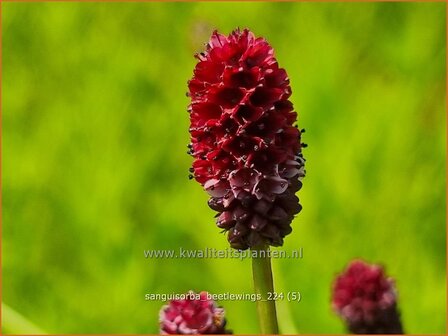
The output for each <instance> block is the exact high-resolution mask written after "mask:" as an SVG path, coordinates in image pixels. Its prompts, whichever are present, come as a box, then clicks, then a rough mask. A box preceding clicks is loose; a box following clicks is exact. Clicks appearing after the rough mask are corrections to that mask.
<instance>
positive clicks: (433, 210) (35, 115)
mask: <svg viewBox="0 0 448 336" xmlns="http://www.w3.org/2000/svg"><path fill="white" fill-rule="evenodd" d="M445 6H446V4H445V3H331V4H327V3H264V2H262V3H234V2H232V3H3V4H2V34H3V53H2V57H3V63H2V66H3V78H2V79H3V83H2V84H3V85H2V131H3V132H2V133H3V134H2V153H3V158H2V187H3V190H2V197H3V225H2V234H3V241H2V273H3V274H2V275H3V277H2V300H3V302H4V303H5V304H6V305H5V306H4V309H3V328H4V329H3V332H9V333H19V332H24V330H25V332H26V331H29V329H30V328H31V329H32V330H34V331H36V330H41V331H43V332H48V333H157V332H158V311H159V309H160V307H161V305H162V302H147V301H145V300H144V295H145V294H146V293H172V292H186V291H187V290H189V289H194V290H197V291H199V290H208V291H210V292H212V293H224V292H233V293H251V292H252V282H251V269H250V260H245V261H239V260H235V259H205V260H204V259H202V260H201V259H196V260H193V259H192V260H181V259H177V260H166V259H165V260H163V259H145V258H144V256H143V250H145V249H178V248H179V247H180V246H182V247H183V248H190V249H202V248H206V247H210V248H212V247H214V248H217V249H219V248H221V249H224V248H226V247H227V243H226V239H225V237H224V235H222V234H220V233H219V231H220V230H219V229H218V228H216V227H215V224H214V219H213V215H214V213H213V211H211V210H210V209H209V208H208V207H207V204H206V200H207V195H206V193H205V192H204V191H203V190H201V187H200V186H199V185H198V184H197V183H195V182H194V181H189V180H188V168H189V167H190V164H191V158H190V157H189V156H188V155H187V153H186V151H187V148H186V145H187V143H188V142H189V134H188V126H189V121H188V114H187V112H186V106H187V104H188V98H187V97H186V96H185V92H186V89H187V87H186V82H187V80H188V79H189V78H190V77H191V75H192V69H193V66H194V64H195V60H194V58H193V54H194V53H195V52H197V51H200V50H201V49H202V47H203V43H204V42H206V41H207V39H208V36H209V35H210V33H211V31H212V30H213V29H214V28H217V29H219V30H220V31H221V32H224V33H229V32H230V31H231V30H232V29H234V28H236V27H242V28H243V27H249V28H250V29H252V30H253V31H254V32H255V33H256V34H257V35H261V36H264V37H265V38H267V39H268V41H269V42H270V43H271V44H272V45H273V46H274V48H275V50H276V55H277V58H278V60H279V63H280V65H281V66H282V67H285V68H286V69H287V71H288V73H289V77H290V79H291V85H292V89H293V95H292V101H293V102H294V104H295V107H296V109H297V111H298V112H299V118H300V119H299V125H300V127H304V128H306V133H305V135H304V141H305V142H306V143H308V144H309V147H308V148H307V149H306V150H305V152H304V154H305V156H306V158H307V177H306V178H305V180H304V187H303V189H302V190H301V191H300V193H299V194H300V195H299V196H300V198H301V202H302V204H303V211H302V212H301V213H300V214H299V216H298V217H297V218H296V219H295V221H294V224H293V227H294V231H293V234H291V235H290V236H289V237H288V238H287V239H286V243H285V246H284V247H283V248H284V249H285V250H291V249H294V248H298V247H303V251H304V258H303V259H301V260H293V259H283V260H274V271H275V280H276V284H277V290H278V291H285V292H286V291H297V290H298V291H301V293H302V302H300V303H287V302H279V303H278V309H279V318H280V326H281V328H282V331H283V332H284V333H295V332H301V333H343V332H345V330H344V327H343V324H342V323H341V321H340V320H339V318H338V317H337V316H336V315H335V314H334V313H333V312H332V311H331V307H330V304H329V301H330V288H331V283H332V280H333V279H334V276H335V274H337V273H338V272H340V271H341V270H342V269H343V268H344V267H345V265H346V264H347V263H348V262H349V261H350V260H351V259H353V258H355V257H362V258H364V259H365V260H367V261H370V262H379V263H382V264H384V265H385V266H386V269H387V272H388V274H389V275H390V276H392V277H394V278H395V279H396V284H397V288H398V291H399V295H400V298H399V306H400V309H401V312H402V318H403V323H404V325H405V330H406V332H408V333H420V334H426V333H441V334H442V333H445V332H446V325H445V318H446V256H445V251H446V238H445V237H446V231H445V211H446V208H445V207H446V203H445V186H446V177H445V171H446V160H445V153H446V129H445V125H446V115H445V110H446V106H445V88H446V78H445V73H446V69H445V58H446V43H445V41H446V35H445V26H446V16H445V10H446V8H445ZM220 304H222V305H223V306H224V307H225V308H226V309H227V316H228V321H229V327H230V328H231V329H233V330H234V332H236V333H257V332H258V331H259V329H258V325H257V321H256V312H255V304H254V303H251V302H246V301H226V302H220ZM33 328H34V329H33Z"/></svg>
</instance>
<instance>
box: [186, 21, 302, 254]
mask: <svg viewBox="0 0 448 336" xmlns="http://www.w3.org/2000/svg"><path fill="white" fill-rule="evenodd" d="M196 57H197V58H198V60H199V62H198V63H197V65H196V67H195V69H194V76H193V78H192V79H191V80H190V81H189V83H188V87H189V96H190V97H191V104H190V106H189V109H188V111H189V113H190V122H191V127H190V134H191V143H190V145H189V148H190V150H189V153H190V154H191V155H192V156H193V157H194V162H193V167H192V169H191V172H192V175H191V177H194V178H195V179H196V180H197V181H198V182H199V183H201V185H203V187H204V188H205V190H206V191H207V192H208V193H209V194H210V196H211V198H210V201H209V206H210V207H211V208H212V209H214V210H216V211H217V212H218V215H217V225H218V227H219V228H221V229H224V230H225V231H227V232H228V240H229V242H230V244H231V246H232V247H234V248H238V249H246V248H248V247H251V246H257V245H261V244H269V245H273V246H280V245H282V244H283V238H284V237H285V236H286V235H287V234H289V233H290V232H291V231H292V229H291V226H290V224H291V221H292V219H293V217H294V215H295V214H297V213H298V212H299V211H300V210H301V206H300V204H299V199H298V198H297V196H295V193H296V192H297V191H298V190H299V189H300V188H301V186H302V184H301V182H300V179H301V178H302V177H303V176H304V161H305V160H304V159H303V157H302V154H301V143H300V135H301V132H300V131H299V130H298V128H297V127H295V126H293V124H294V123H295V121H296V119H297V113H296V112H294V110H293V105H292V103H291V102H290V101H289V100H288V98H289V97H290V95H291V87H290V85H289V79H288V76H287V74H286V71H285V70H284V69H282V68H279V66H278V63H277V60H276V59H275V57H274V51H273V49H272V47H271V46H270V45H269V44H268V43H267V42H266V40H265V39H263V38H255V36H254V35H253V33H252V32H250V31H249V30H244V31H242V32H241V31H239V30H237V31H234V32H232V33H231V34H230V35H229V36H224V35H221V34H219V33H218V32H216V31H215V32H214V33H213V34H212V36H211V39H210V42H209V43H208V44H207V47H206V51H205V52H203V53H200V54H198V55H196Z"/></svg>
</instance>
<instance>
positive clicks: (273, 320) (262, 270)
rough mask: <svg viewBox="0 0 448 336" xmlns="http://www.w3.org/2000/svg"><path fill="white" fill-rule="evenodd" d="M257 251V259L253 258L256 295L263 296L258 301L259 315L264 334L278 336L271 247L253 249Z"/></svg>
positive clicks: (263, 246) (262, 246) (264, 246)
mask: <svg viewBox="0 0 448 336" xmlns="http://www.w3.org/2000/svg"><path fill="white" fill-rule="evenodd" d="M252 250H254V251H256V252H257V253H256V257H254V256H253V257H252V275H253V280H254V290H255V294H257V296H258V295H260V296H261V298H262V299H261V300H257V314H258V320H259V323H260V331H261V333H262V334H271V335H272V334H278V323H277V311H276V308H275V300H273V299H272V295H273V293H274V282H273V278H272V268H271V257H270V255H269V246H268V245H261V246H257V247H252Z"/></svg>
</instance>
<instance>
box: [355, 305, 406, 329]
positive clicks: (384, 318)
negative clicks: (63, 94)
mask: <svg viewBox="0 0 448 336" xmlns="http://www.w3.org/2000/svg"><path fill="white" fill-rule="evenodd" d="M347 327H348V330H349V331H350V332H351V333H353V334H403V333H404V332H403V327H402V325H401V320H400V313H399V312H398V309H397V307H396V305H394V306H392V307H390V308H388V309H384V310H381V311H378V312H377V313H376V314H375V317H374V318H373V319H372V321H370V322H369V321H365V320H361V321H357V322H351V323H350V322H349V323H348V325H347Z"/></svg>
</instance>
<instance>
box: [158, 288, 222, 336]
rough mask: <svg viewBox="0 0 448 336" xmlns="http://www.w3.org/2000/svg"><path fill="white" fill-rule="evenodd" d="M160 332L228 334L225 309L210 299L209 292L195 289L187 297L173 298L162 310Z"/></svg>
mask: <svg viewBox="0 0 448 336" xmlns="http://www.w3.org/2000/svg"><path fill="white" fill-rule="evenodd" d="M159 322H160V333H161V334H162V335H163V334H184V335H191V334H228V333H230V332H229V331H226V330H225V325H226V319H225V317H224V309H223V308H220V307H218V306H217V304H216V302H215V301H213V300H209V299H208V294H207V292H201V293H199V295H197V294H195V293H194V292H193V291H190V292H188V293H187V294H186V295H185V299H183V298H182V299H180V300H171V301H170V302H169V304H167V305H165V306H163V307H162V309H161V310H160V317H159Z"/></svg>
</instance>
